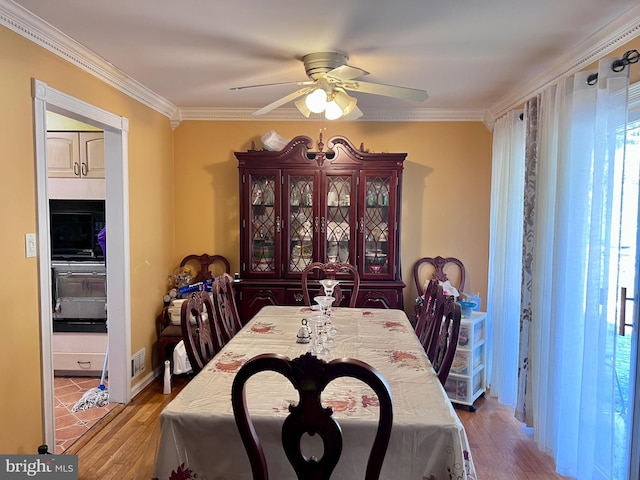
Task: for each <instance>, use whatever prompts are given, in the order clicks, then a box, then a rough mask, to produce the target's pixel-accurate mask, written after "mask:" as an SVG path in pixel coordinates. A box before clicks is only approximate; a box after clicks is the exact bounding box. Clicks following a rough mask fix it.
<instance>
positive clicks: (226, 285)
mask: <svg viewBox="0 0 640 480" xmlns="http://www.w3.org/2000/svg"><path fill="white" fill-rule="evenodd" d="M212 294H213V304H214V306H215V308H216V314H217V316H218V319H219V320H220V324H221V325H222V329H223V334H224V336H225V340H226V341H229V340H231V339H232V338H233V336H234V335H235V334H236V333H238V332H239V331H240V330H241V329H242V323H241V322H240V316H239V315H238V307H237V305H236V299H235V293H234V291H233V278H232V277H231V275H229V274H228V273H224V274H222V275H220V276H218V277H216V278H215V281H214V282H213V286H212Z"/></svg>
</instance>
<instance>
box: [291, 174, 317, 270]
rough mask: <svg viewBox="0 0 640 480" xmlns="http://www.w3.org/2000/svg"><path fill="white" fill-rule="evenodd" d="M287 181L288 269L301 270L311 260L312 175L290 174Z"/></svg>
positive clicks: (312, 224) (312, 223)
mask: <svg viewBox="0 0 640 480" xmlns="http://www.w3.org/2000/svg"><path fill="white" fill-rule="evenodd" d="M289 182H290V183H289V208H290V211H291V228H289V245H290V246H291V251H290V252H289V271H290V272H302V271H303V270H304V269H305V267H306V266H307V265H309V264H310V263H311V262H312V261H313V226H314V222H313V187H314V185H313V176H310V175H309V176H306V175H305V176H291V177H289Z"/></svg>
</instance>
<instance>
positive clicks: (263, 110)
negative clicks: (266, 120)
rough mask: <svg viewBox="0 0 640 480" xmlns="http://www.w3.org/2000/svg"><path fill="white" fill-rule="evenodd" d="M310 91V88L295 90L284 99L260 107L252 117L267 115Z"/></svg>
mask: <svg viewBox="0 0 640 480" xmlns="http://www.w3.org/2000/svg"><path fill="white" fill-rule="evenodd" d="M312 83H313V82H312ZM311 90H312V88H311V87H305V88H301V89H300V90H297V91H295V92H293V93H290V94H289V95H287V96H286V97H282V98H281V99H279V100H276V101H275V102H272V103H270V104H269V105H267V106H266V107H262V108H261V109H260V110H256V111H255V112H253V115H264V114H265V113H268V112H270V111H271V110H273V109H275V108H278V107H280V106H282V105H284V104H285V103H289V102H290V101H292V100H295V99H296V98H298V97H301V96H302V95H304V94H305V93H308V92H310V91H311Z"/></svg>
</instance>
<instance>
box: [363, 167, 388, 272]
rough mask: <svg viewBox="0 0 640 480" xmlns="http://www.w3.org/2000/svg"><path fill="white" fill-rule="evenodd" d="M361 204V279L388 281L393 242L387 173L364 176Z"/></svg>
mask: <svg viewBox="0 0 640 480" xmlns="http://www.w3.org/2000/svg"><path fill="white" fill-rule="evenodd" d="M362 185H363V194H364V201H363V202H362V205H363V209H362V211H363V214H362V216H361V217H360V227H359V228H360V232H361V233H362V236H363V240H364V252H363V253H364V255H362V256H361V262H362V275H363V276H365V277H374V278H380V277H391V276H392V275H393V273H394V272H393V271H392V267H393V258H394V257H393V255H394V251H393V240H394V235H395V228H394V224H395V216H394V215H393V211H394V208H395V206H394V205H391V204H392V203H395V195H393V186H395V179H394V176H393V175H391V176H390V175H389V174H388V172H387V173H386V174H385V175H380V176H377V175H375V174H372V173H367V174H365V175H364V179H363V181H362Z"/></svg>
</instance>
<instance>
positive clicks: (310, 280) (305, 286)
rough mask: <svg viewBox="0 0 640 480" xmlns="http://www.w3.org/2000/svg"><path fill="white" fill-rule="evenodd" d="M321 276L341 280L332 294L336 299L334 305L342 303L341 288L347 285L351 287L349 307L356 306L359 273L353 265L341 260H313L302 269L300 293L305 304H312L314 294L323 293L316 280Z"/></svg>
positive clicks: (358, 290)
mask: <svg viewBox="0 0 640 480" xmlns="http://www.w3.org/2000/svg"><path fill="white" fill-rule="evenodd" d="M322 278H330V279H338V280H341V282H340V283H339V284H338V285H336V287H335V289H334V291H333V296H334V297H335V299H336V300H335V303H334V305H335V306H338V305H341V304H342V299H343V297H344V294H343V292H342V290H343V288H344V287H345V286H349V288H350V289H351V298H350V299H349V307H352V308H353V307H355V306H356V303H357V301H358V294H359V292H360V275H359V274H358V270H356V268H355V267H354V266H353V265H351V264H350V263H342V262H328V263H322V262H314V263H310V264H309V265H307V267H306V268H305V269H304V270H303V271H302V294H303V297H304V303H305V305H309V306H311V305H313V302H312V299H313V297H314V296H315V295H324V294H325V292H324V288H323V287H322V285H321V284H320V283H318V282H317V280H316V279H322Z"/></svg>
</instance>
